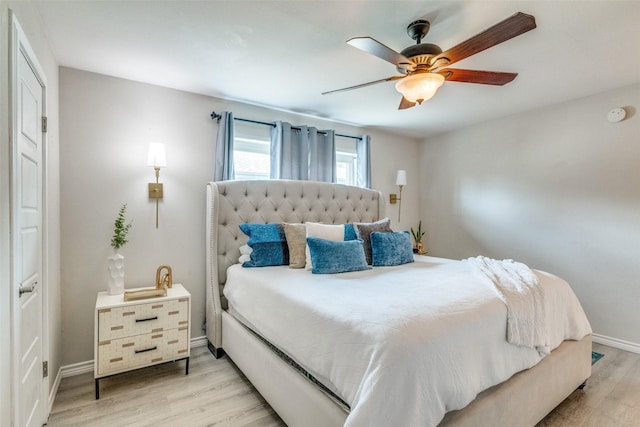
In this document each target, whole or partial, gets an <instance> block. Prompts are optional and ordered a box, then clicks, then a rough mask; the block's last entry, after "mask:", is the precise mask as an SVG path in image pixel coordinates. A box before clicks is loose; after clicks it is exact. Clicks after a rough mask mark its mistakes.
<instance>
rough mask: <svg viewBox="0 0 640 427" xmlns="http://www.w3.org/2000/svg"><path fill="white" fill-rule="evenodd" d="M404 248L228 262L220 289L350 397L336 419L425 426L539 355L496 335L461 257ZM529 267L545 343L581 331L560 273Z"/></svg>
mask: <svg viewBox="0 0 640 427" xmlns="http://www.w3.org/2000/svg"><path fill="white" fill-rule="evenodd" d="M416 258H417V259H418V262H415V263H412V264H407V265H404V266H401V267H387V268H374V269H373V270H368V271H361V272H353V273H344V274H337V275H313V274H310V273H309V272H308V271H305V270H294V269H289V268H287V267H286V266H285V267H266V268H254V269H248V268H242V267H240V266H239V265H234V266H232V267H230V268H229V270H228V281H227V284H226V286H225V290H224V293H225V296H226V297H227V298H228V300H229V304H230V307H231V308H232V309H233V311H234V312H237V313H239V314H240V315H241V317H242V318H243V319H242V320H244V321H245V322H246V323H247V324H248V325H249V326H250V327H251V328H252V329H254V330H256V331H257V332H258V333H260V334H261V335H262V336H263V337H265V338H266V339H268V340H269V341H270V342H271V343H273V344H274V345H276V346H278V347H279V348H280V349H282V350H284V351H285V352H286V353H287V354H288V355H290V356H291V357H292V358H293V359H294V360H295V361H296V362H298V363H299V364H300V365H302V366H303V367H305V369H307V370H308V371H309V372H310V373H311V374H312V375H314V376H315V377H316V378H317V379H318V380H320V381H322V382H323V384H325V385H326V386H327V387H329V388H330V389H331V390H332V391H334V392H335V393H336V394H338V395H339V396H341V397H342V398H343V399H344V400H345V401H346V402H347V403H348V404H349V405H350V406H351V412H350V414H349V416H348V417H347V421H346V425H347V426H363V427H365V426H366V427H373V426H391V425H402V426H435V425H437V424H438V423H439V422H440V421H441V420H442V418H443V416H444V414H445V413H446V412H448V411H451V410H454V409H461V408H463V407H465V406H466V405H467V404H468V403H469V402H471V401H472V400H473V399H474V398H475V396H476V395H477V394H478V393H479V392H480V391H482V390H485V389H487V388H489V387H491V386H493V385H495V384H498V383H501V382H503V381H505V380H507V379H508V378H509V377H511V376H512V375H513V374H514V373H516V372H518V371H521V370H523V369H527V368H529V367H531V366H533V365H535V364H536V363H538V362H539V361H540V360H541V356H540V355H539V354H538V352H537V351H536V350H535V349H531V348H528V347H523V346H516V345H512V344H509V343H508V342H507V341H506V339H505V337H506V318H507V309H506V307H505V304H504V303H503V302H502V300H501V299H500V297H499V296H498V294H497V293H496V291H495V288H494V286H493V285H490V284H488V283H487V281H482V280H479V279H478V277H477V275H476V274H475V273H474V268H473V267H472V266H471V265H470V263H464V262H460V261H450V260H444V259H438V258H431V257H416ZM535 274H536V276H537V277H538V280H539V283H540V287H541V289H542V291H543V293H544V300H545V302H547V303H549V302H550V307H551V309H553V310H557V314H556V315H555V316H554V318H555V319H558V320H559V322H558V323H556V324H554V325H551V327H550V330H549V331H548V337H549V340H548V341H549V346H550V347H551V348H555V347H557V346H558V345H559V344H560V343H561V342H562V341H563V340H565V339H581V338H583V337H584V336H585V335H587V334H589V333H590V332H591V329H590V327H589V323H588V321H587V319H586V317H585V315H584V312H583V311H582V309H581V307H580V304H579V302H578V301H577V298H576V297H575V295H574V294H573V292H572V291H571V289H570V288H569V286H568V285H567V284H566V282H564V281H562V280H560V279H558V278H557V277H555V276H552V275H549V274H546V273H541V272H535ZM547 310H548V309H547Z"/></svg>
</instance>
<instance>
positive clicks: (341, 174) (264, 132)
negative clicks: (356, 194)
mask: <svg viewBox="0 0 640 427" xmlns="http://www.w3.org/2000/svg"><path fill="white" fill-rule="evenodd" d="M234 131H235V137H234V140H233V144H234V146H233V169H234V172H235V179H238V180H240V179H269V176H270V175H269V172H270V166H271V165H270V152H271V127H269V126H265V125H262V124H259V123H249V122H239V121H236V123H235V128H234ZM357 171H358V158H357V155H356V140H355V139H354V138H348V137H342V136H336V182H337V183H338V184H346V185H357Z"/></svg>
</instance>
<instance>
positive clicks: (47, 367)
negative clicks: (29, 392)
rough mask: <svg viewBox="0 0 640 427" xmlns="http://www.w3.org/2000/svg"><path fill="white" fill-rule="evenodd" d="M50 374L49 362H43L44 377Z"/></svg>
mask: <svg viewBox="0 0 640 427" xmlns="http://www.w3.org/2000/svg"><path fill="white" fill-rule="evenodd" d="M48 376H49V362H48V361H44V362H42V378H47V377H48Z"/></svg>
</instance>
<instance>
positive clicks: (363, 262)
mask: <svg viewBox="0 0 640 427" xmlns="http://www.w3.org/2000/svg"><path fill="white" fill-rule="evenodd" d="M307 244H308V245H309V252H311V263H312V264H313V269H312V270H311V272H312V273H313V274H333V273H346V272H348V271H359V270H369V269H371V267H369V266H368V265H367V259H366V258H365V256H364V248H363V246H362V240H359V239H357V240H347V241H342V242H340V241H333V240H325V239H318V238H315V237H307Z"/></svg>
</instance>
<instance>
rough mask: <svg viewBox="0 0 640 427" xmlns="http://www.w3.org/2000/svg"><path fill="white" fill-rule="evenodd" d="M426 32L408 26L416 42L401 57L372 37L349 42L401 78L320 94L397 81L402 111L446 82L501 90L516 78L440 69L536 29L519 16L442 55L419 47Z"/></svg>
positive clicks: (425, 25) (423, 24)
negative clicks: (372, 56)
mask: <svg viewBox="0 0 640 427" xmlns="http://www.w3.org/2000/svg"><path fill="white" fill-rule="evenodd" d="M429 28H430V23H429V21H425V20H418V21H414V22H412V23H411V24H409V26H408V27H407V34H409V37H411V38H412V39H413V40H415V41H416V44H415V45H412V46H409V47H408V48H406V49H404V50H402V51H401V52H400V53H398V52H396V51H395V50H393V49H391V48H389V47H387V46H385V45H383V44H382V43H380V42H379V41H377V40H375V39H373V38H371V37H355V38H352V39H350V40H348V41H347V43H348V44H350V45H351V46H353V47H356V48H358V49H360V50H362V51H364V52H367V53H369V54H371V55H374V56H377V57H378V58H380V59H384V60H385V61H387V62H390V63H392V64H393V65H395V66H396V68H397V70H398V72H399V73H400V74H402V75H400V76H391V77H387V78H385V79H380V80H374V81H372V82H368V83H362V84H359V85H355V86H350V87H346V88H342V89H336V90H331V91H328V92H323V93H322V94H323V95H328V94H331V93H336V92H343V91H347V90H353V89H359V88H362V87H365V86H370V85H374V84H378V83H384V82H389V81H396V90H397V91H398V92H400V93H401V94H402V100H401V101H400V106H399V107H398V109H399V110H403V109H406V108H411V107H413V106H415V105H416V104H422V102H423V101H426V100H427V99H429V98H431V97H432V96H433V95H434V94H435V93H436V90H438V88H439V87H440V86H441V85H442V84H443V83H444V81H445V80H448V81H452V82H465V83H478V84H486V85H498V86H502V85H504V84H507V83H509V82H510V81H512V80H513V79H515V78H516V76H517V75H518V74H517V73H504V72H498V71H480V70H464V69H459V68H443V67H447V66H449V65H452V64H454V63H456V62H458V61H461V60H463V59H465V58H468V57H469V56H471V55H475V54H476V53H478V52H482V51H483V50H485V49H488V48H490V47H493V46H495V45H497V44H500V43H502V42H505V41H507V40H509V39H512V38H513V37H516V36H519V35H520V34H523V33H526V32H527V31H530V30H533V29H534V28H536V20H535V18H534V17H533V16H531V15H527V14H526V13H522V12H518V13H516V14H514V15H513V16H510V17H509V18H507V19H505V20H504V21H501V22H499V23H497V24H496V25H494V26H492V27H490V28H487V29H486V30H484V31H483V32H481V33H479V34H476V35H475V36H473V37H471V38H470V39H467V40H465V41H463V42H462V43H460V44H458V45H456V46H454V47H452V48H451V49H448V50H446V51H444V52H443V51H442V49H440V47H439V46H437V45H435V44H431V43H421V41H422V38H423V37H424V36H426V35H427V33H428V32H429Z"/></svg>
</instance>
